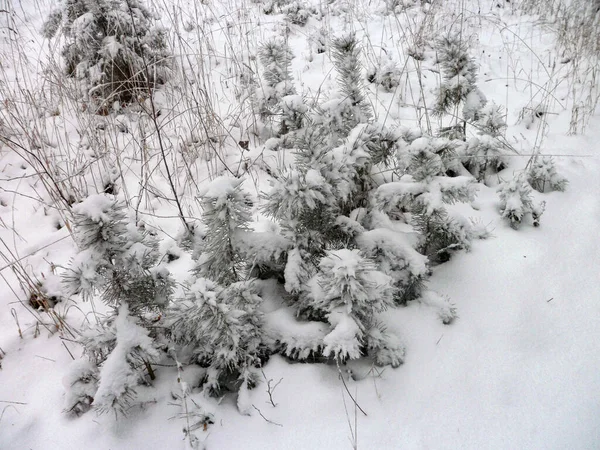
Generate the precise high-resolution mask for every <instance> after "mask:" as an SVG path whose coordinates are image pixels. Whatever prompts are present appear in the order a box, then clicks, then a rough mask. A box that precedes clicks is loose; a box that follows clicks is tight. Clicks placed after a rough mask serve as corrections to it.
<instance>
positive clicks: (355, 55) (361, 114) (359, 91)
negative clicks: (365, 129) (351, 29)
mask: <svg viewBox="0 0 600 450" xmlns="http://www.w3.org/2000/svg"><path fill="white" fill-rule="evenodd" d="M360 54H361V48H360V44H359V42H358V39H357V38H356V35H355V34H348V35H345V36H341V37H337V38H334V39H333V40H332V41H331V57H332V58H333V65H334V66H335V69H336V70H337V72H338V83H339V85H340V89H341V93H342V95H343V99H344V100H345V101H344V102H341V103H340V106H345V105H347V106H348V108H349V109H350V111H349V112H346V114H345V116H346V117H345V119H344V120H343V123H342V124H341V125H342V128H343V129H344V130H345V131H346V133H347V132H348V131H350V130H351V129H352V128H354V127H355V126H356V125H357V124H359V123H366V122H368V121H369V120H371V118H372V116H373V112H372V110H371V105H370V104H369V102H368V100H367V98H366V96H365V87H364V83H363V74H362V63H361V61H360Z"/></svg>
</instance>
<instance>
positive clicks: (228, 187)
mask: <svg viewBox="0 0 600 450" xmlns="http://www.w3.org/2000/svg"><path fill="white" fill-rule="evenodd" d="M243 181H244V180H243V179H241V178H231V177H228V176H220V177H217V178H215V179H214V180H212V181H211V182H210V183H209V184H207V185H206V186H205V187H204V188H202V189H200V190H199V191H198V196H199V197H207V198H214V199H218V201H220V202H223V201H224V200H223V199H224V198H226V197H227V196H228V195H231V194H233V192H235V190H236V188H237V187H238V186H239V185H240V184H242V183H243Z"/></svg>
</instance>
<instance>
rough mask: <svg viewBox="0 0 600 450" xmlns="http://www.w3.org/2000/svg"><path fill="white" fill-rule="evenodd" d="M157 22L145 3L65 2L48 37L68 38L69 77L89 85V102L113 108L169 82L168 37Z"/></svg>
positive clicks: (127, 0)
mask: <svg viewBox="0 0 600 450" xmlns="http://www.w3.org/2000/svg"><path fill="white" fill-rule="evenodd" d="M154 20H155V17H154V15H153V14H152V13H151V12H150V10H149V9H147V8H146V7H145V6H144V5H143V3H142V2H141V1H139V0H65V1H64V2H63V4H62V5H61V7H60V8H59V9H57V10H55V11H54V12H52V13H51V15H50V16H49V17H48V19H47V21H46V23H45V25H44V28H43V33H44V36H45V37H46V38H49V39H51V38H53V37H55V36H56V35H57V33H58V32H59V31H60V32H61V33H62V34H63V35H64V36H65V37H66V39H67V43H66V44H65V46H64V47H63V50H62V56H63V58H64V61H65V71H66V73H67V75H68V76H73V77H76V78H77V79H78V80H80V81H83V86H84V87H85V95H86V97H88V98H90V99H92V100H95V101H97V102H98V103H99V104H100V106H101V107H103V108H108V107H110V106H112V104H113V103H114V102H123V103H131V102H134V101H136V100H137V99H138V97H139V96H143V97H145V96H146V95H148V93H149V91H150V90H152V89H154V88H155V87H156V86H158V85H160V84H163V83H164V82H165V81H166V80H167V79H168V78H169V74H170V65H171V62H170V61H171V60H170V53H169V51H168V48H167V40H166V34H165V31H164V30H163V29H161V28H159V27H156V26H153V24H152V22H153V21H154Z"/></svg>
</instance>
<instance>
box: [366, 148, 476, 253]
mask: <svg viewBox="0 0 600 450" xmlns="http://www.w3.org/2000/svg"><path fill="white" fill-rule="evenodd" d="M440 141H441V139H440V138H438V139H433V138H429V137H421V138H418V139H415V140H414V141H413V142H412V143H411V144H410V145H408V146H407V147H406V150H405V151H403V152H401V153H400V155H399V164H400V166H401V167H403V168H404V170H405V172H406V175H404V176H403V177H402V178H401V179H400V181H398V182H393V183H387V184H384V185H382V186H381V187H379V188H378V189H377V191H376V193H375V197H374V201H375V203H376V205H377V207H378V208H380V209H381V210H382V211H383V212H386V213H387V214H394V213H402V212H407V213H410V214H411V215H412V224H413V226H414V227H415V228H416V229H417V230H418V231H419V232H420V235H421V239H420V241H421V242H420V246H419V250H420V251H421V252H422V253H424V254H425V255H427V256H428V257H429V259H430V260H431V261H432V262H433V263H441V262H445V261H447V260H448V259H449V257H450V254H451V253H452V251H454V250H459V249H468V248H469V246H470V240H471V239H472V237H473V234H472V233H471V229H470V228H471V227H470V226H469V225H468V224H467V223H466V222H465V221H457V220H455V219H454V218H453V217H451V216H450V215H449V213H448V211H447V208H446V207H445V205H446V204H452V203H455V202H469V201H471V200H473V199H474V194H475V185H474V182H473V179H472V178H471V177H464V176H457V177H448V176H446V175H445V174H446V172H447V171H448V166H447V165H446V164H445V162H444V158H443V157H442V156H440V153H439V152H440V149H446V148H447V147H448V141H446V144H443V142H440ZM436 151H437V153H436Z"/></svg>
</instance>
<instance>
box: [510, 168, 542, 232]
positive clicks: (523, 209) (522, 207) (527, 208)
mask: <svg viewBox="0 0 600 450" xmlns="http://www.w3.org/2000/svg"><path fill="white" fill-rule="evenodd" d="M498 192H499V195H500V213H501V214H502V217H503V218H505V219H507V220H508V221H509V222H510V226H511V227H512V228H514V229H518V228H519V226H520V225H521V223H522V221H523V219H524V218H525V217H526V216H527V215H531V218H532V220H533V226H536V227H537V226H539V224H540V217H541V216H542V214H543V213H544V208H545V202H542V203H540V204H539V205H535V204H534V202H533V199H532V198H531V186H530V185H529V183H527V180H526V175H525V174H524V173H519V174H518V175H516V176H515V177H514V178H513V179H512V180H510V181H508V182H506V183H503V184H502V185H500V186H499V187H498Z"/></svg>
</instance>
